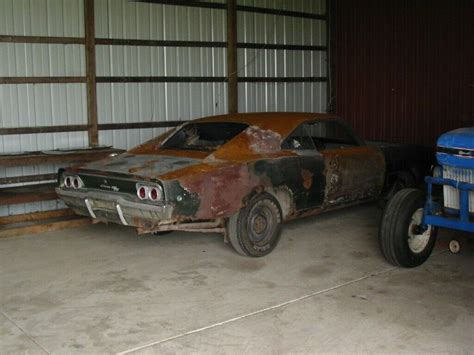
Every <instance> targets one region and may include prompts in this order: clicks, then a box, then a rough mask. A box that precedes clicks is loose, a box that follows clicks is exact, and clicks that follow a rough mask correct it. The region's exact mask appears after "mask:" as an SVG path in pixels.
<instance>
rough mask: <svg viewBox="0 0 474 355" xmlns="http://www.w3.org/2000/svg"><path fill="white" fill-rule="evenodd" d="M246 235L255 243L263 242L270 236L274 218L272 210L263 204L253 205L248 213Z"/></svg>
mask: <svg viewBox="0 0 474 355" xmlns="http://www.w3.org/2000/svg"><path fill="white" fill-rule="evenodd" d="M249 217H250V218H249V219H248V224H247V228H248V236H249V239H250V240H251V241H252V242H253V243H256V244H265V243H266V242H267V241H268V239H270V238H271V236H272V229H273V227H272V226H273V224H274V223H275V222H274V218H273V214H272V211H271V210H270V209H269V208H268V206H265V205H258V206H255V207H254V208H253V209H252V210H251V211H250V213H249Z"/></svg>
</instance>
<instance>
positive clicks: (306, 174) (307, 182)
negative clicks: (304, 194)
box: [301, 169, 313, 190]
mask: <svg viewBox="0 0 474 355" xmlns="http://www.w3.org/2000/svg"><path fill="white" fill-rule="evenodd" d="M301 176H302V177H303V186H304V188H305V189H306V190H309V189H310V188H311V186H312V185H313V173H312V172H311V171H309V170H306V169H301Z"/></svg>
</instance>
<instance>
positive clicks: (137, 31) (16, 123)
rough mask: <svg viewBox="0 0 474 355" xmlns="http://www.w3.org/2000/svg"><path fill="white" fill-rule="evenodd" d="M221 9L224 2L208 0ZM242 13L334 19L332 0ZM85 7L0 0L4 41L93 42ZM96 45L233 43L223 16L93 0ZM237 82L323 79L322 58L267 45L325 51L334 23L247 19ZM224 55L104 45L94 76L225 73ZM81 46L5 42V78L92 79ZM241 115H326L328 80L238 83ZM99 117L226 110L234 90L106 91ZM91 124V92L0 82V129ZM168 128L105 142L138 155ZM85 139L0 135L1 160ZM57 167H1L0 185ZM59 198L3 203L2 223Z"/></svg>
mask: <svg viewBox="0 0 474 355" xmlns="http://www.w3.org/2000/svg"><path fill="white" fill-rule="evenodd" d="M207 2H215V3H221V4H224V3H225V0H207ZM238 5H246V6H255V7H265V8H270V9H277V10H279V11H284V10H289V11H299V12H307V13H313V14H325V12H326V6H325V0H254V1H252V0H250V1H249V0H239V1H238ZM83 7H84V6H83V1H82V0H0V35H17V36H59V37H84V11H83ZM95 18H96V37H97V38H115V39H145V40H147V39H150V40H189V41H211V42H214V41H217V42H225V41H226V39H227V37H226V11H225V10H223V9H211V8H196V7H186V6H173V5H160V4H150V3H140V2H135V1H129V0H95ZM237 35H238V41H239V42H253V43H259V44H260V43H261V45H262V47H261V49H239V50H238V68H239V72H238V76H253V77H282V76H287V77H303V76H305V77H306V76H310V77H323V78H324V77H325V76H326V65H327V63H326V51H325V50H277V49H265V44H266V43H269V44H304V45H316V46H317V45H321V46H324V45H326V21H325V20H319V19H307V18H301V17H292V16H283V15H281V16H280V15H279V14H260V13H251V12H243V11H239V12H238V33H237ZM226 60H227V58H226V48H218V47H215V48H191V47H149V46H143V47H141V46H118V45H113V46H112V45H97V46H96V61H97V76H178V77H180V76H203V77H207V76H216V77H225V76H226V75H227V64H226ZM84 75H85V50H84V45H82V44H67V45H64V44H24V43H17V44H14V43H0V77H17V76H84ZM238 90H239V110H240V111H241V112H249V111H325V109H326V97H327V95H326V83H325V82H324V81H323V82H305V83H301V82H290V83H239V86H238ZM97 98H98V100H97V101H98V121H99V124H101V123H126V122H141V121H167V120H169V121H173V120H188V119H192V118H196V117H199V116H205V115H214V114H221V113H226V112H227V84H226V83H224V82H220V83H170V82H168V83H98V84H97ZM86 123H87V98H86V87H85V84H77V83H76V84H14V85H10V84H8V85H6V84H2V85H0V127H4V128H7V127H35V126H49V125H73V124H86ZM163 131H164V129H133V130H128V131H126V130H117V131H99V144H101V145H113V146H115V147H117V148H125V149H127V148H130V147H132V146H135V145H137V144H139V143H141V142H144V141H146V140H147V139H149V138H151V137H153V136H155V135H157V134H159V133H161V132H163ZM87 145H88V139H87V132H71V133H46V134H26V135H6V136H0V154H1V153H11V152H18V151H36V150H49V149H56V148H74V147H86V146H87ZM58 168H59V166H30V167H18V168H8V169H6V168H2V167H0V177H5V176H18V175H35V174H40V173H41V174H45V173H51V172H54V171H56V170H57V169H58ZM56 206H57V202H38V203H30V204H26V205H14V206H9V207H0V215H8V214H17V213H27V212H33V211H38V210H47V209H51V208H55V207H56Z"/></svg>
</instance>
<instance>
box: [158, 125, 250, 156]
mask: <svg viewBox="0 0 474 355" xmlns="http://www.w3.org/2000/svg"><path fill="white" fill-rule="evenodd" d="M247 127H248V125H246V124H243V123H235V122H205V123H204V122H203V123H191V124H187V125H185V126H184V127H183V128H181V129H180V130H179V131H178V132H176V133H175V134H174V135H173V136H171V137H170V138H169V139H168V140H167V141H166V142H165V143H163V145H162V146H161V147H162V148H163V149H191V150H205V151H211V150H215V149H217V148H219V147H220V146H221V145H223V144H225V143H227V142H228V141H230V140H231V139H232V138H234V137H235V136H237V135H238V134H239V133H241V132H242V131H243V130H245V129H246V128H247Z"/></svg>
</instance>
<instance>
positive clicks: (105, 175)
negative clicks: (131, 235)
mask: <svg viewBox="0 0 474 355" xmlns="http://www.w3.org/2000/svg"><path fill="white" fill-rule="evenodd" d="M390 147H391V146H389V147H388V148H390ZM386 148H387V147H386ZM392 148H393V147H392ZM392 150H393V149H392ZM388 151H390V149H388ZM400 161H401V162H403V163H404V164H405V165H406V162H407V159H400ZM390 164H392V163H389V162H387V161H386V155H385V154H384V149H383V147H382V149H381V147H380V144H368V143H366V142H365V141H363V140H362V139H360V138H359V137H358V136H357V135H356V134H355V133H354V132H353V131H352V129H351V128H350V127H349V126H348V125H347V124H346V123H345V122H344V121H343V120H342V119H340V118H338V117H336V116H334V115H330V114H316V113H248V114H232V115H221V116H213V117H205V118H200V119H197V120H192V121H186V122H185V123H183V124H182V125H181V126H178V127H175V128H173V129H171V130H170V131H168V132H166V133H165V134H163V135H161V136H159V137H157V138H154V139H152V140H150V141H148V142H146V143H144V144H142V145H140V146H138V147H135V148H133V149H131V150H129V151H127V152H125V153H123V154H120V155H117V156H114V157H109V158H106V159H104V160H100V161H96V162H92V163H88V164H86V165H83V166H80V167H73V168H68V169H65V170H61V171H60V173H59V177H58V180H59V186H58V187H57V189H56V192H57V194H58V195H59V196H60V198H61V199H62V200H63V201H64V202H65V204H66V205H67V206H68V207H70V208H71V209H73V210H74V211H75V212H76V213H77V214H80V215H84V216H89V217H91V218H93V219H94V220H95V221H99V222H106V223H108V222H113V223H118V224H122V225H125V226H130V227H134V228H135V229H136V230H137V232H138V233H139V234H144V233H164V232H167V231H174V230H181V231H194V232H219V233H223V235H224V239H225V241H229V242H230V243H231V245H232V246H233V247H234V249H235V250H236V251H237V252H238V253H240V254H242V255H246V256H253V257H258V256H263V255H266V254H268V253H270V252H271V251H272V250H273V249H274V248H275V246H276V245H277V243H278V241H279V238H280V232H281V228H282V224H283V223H284V222H286V221H289V220H291V219H295V218H298V217H302V216H309V215H314V214H318V213H321V212H325V211H330V210H334V209H339V208H342V207H346V206H350V205H354V204H359V203H363V202H367V201H372V200H375V199H377V198H379V197H380V196H381V193H382V191H383V190H384V188H385V189H387V181H389V180H390V179H389V177H390V176H393V174H394V173H395V174H398V176H404V175H403V174H407V172H406V171H404V172H401V171H399V170H409V168H410V167H406V168H405V167H403V168H400V167H399V166H398V165H397V166H391V165H390ZM392 165H393V164H392ZM387 166H390V168H391V169H392V170H393V171H387ZM400 173H401V175H400ZM405 176H406V175H405ZM392 180H393V179H392ZM391 185H393V183H392V184H391Z"/></svg>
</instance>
